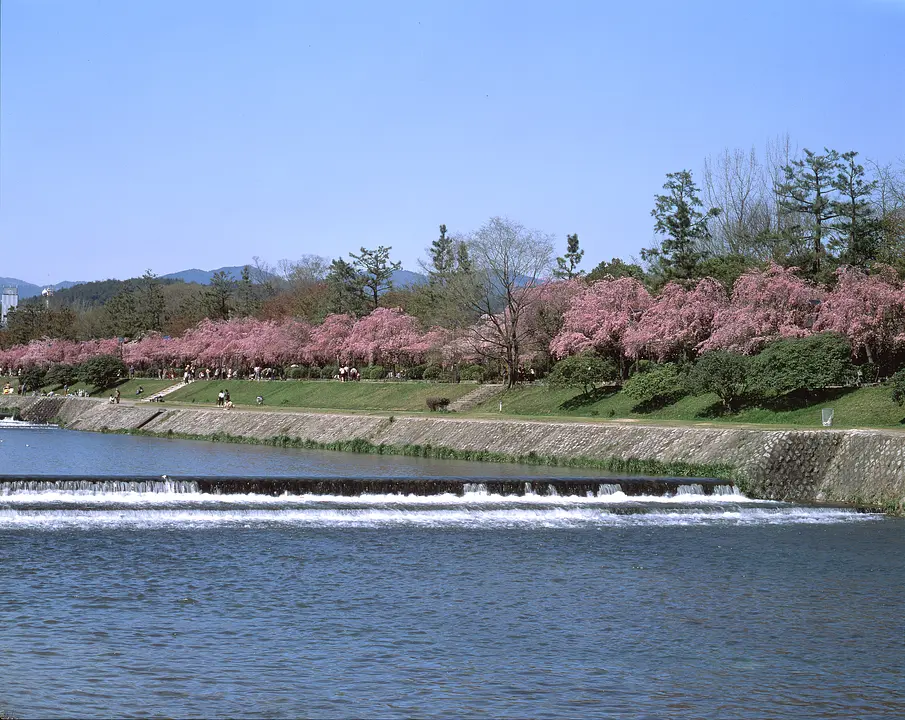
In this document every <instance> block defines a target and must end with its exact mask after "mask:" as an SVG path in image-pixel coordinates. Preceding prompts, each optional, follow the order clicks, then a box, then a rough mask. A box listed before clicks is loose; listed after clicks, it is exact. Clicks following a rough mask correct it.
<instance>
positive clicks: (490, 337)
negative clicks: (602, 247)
mask: <svg viewBox="0 0 905 720" xmlns="http://www.w3.org/2000/svg"><path fill="white" fill-rule="evenodd" d="M467 247H468V254H469V257H470V260H471V266H472V267H471V272H469V273H467V274H462V275H461V276H460V277H458V278H457V279H456V282H455V283H454V288H455V292H456V294H457V298H458V300H459V302H460V304H461V307H462V309H463V310H464V311H466V312H469V313H470V314H472V315H473V316H477V317H478V318H479V320H478V323H477V324H476V325H475V331H474V341H475V348H476V349H477V350H478V352H479V353H481V354H482V355H484V356H485V357H488V358H493V359H496V360H498V361H499V362H500V363H501V364H502V365H504V367H505V368H506V374H507V382H508V385H509V387H512V386H513V385H514V384H515V382H516V380H517V378H518V369H519V365H520V361H521V358H522V343H523V341H524V339H525V337H526V335H527V331H528V328H527V327H526V325H527V322H526V316H527V313H528V311H529V309H530V308H531V306H532V305H533V304H535V303H536V302H538V301H539V298H540V292H539V287H540V285H541V283H542V282H543V280H544V279H546V276H547V275H548V273H549V272H550V269H551V266H552V258H553V237H552V236H551V235H547V234H545V233H541V232H538V231H536V230H528V229H526V228H525V227H524V226H523V225H521V224H519V223H517V222H514V221H512V220H509V219H507V218H501V217H493V218H490V220H489V221H488V222H487V223H486V224H485V225H483V226H482V227H481V228H479V229H478V230H476V231H475V232H474V233H472V234H471V235H470V236H469V237H468V239H467Z"/></svg>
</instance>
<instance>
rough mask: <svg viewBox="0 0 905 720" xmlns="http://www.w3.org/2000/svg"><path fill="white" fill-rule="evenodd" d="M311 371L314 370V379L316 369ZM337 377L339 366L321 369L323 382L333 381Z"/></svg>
mask: <svg viewBox="0 0 905 720" xmlns="http://www.w3.org/2000/svg"><path fill="white" fill-rule="evenodd" d="M311 370H312V375H311V377H314V375H313V371H314V368H311ZM337 375H339V365H326V366H324V367H322V368H321V369H320V377H321V380H332V379H333V378H335V377H336V376H337Z"/></svg>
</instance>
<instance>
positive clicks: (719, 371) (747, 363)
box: [688, 350, 751, 410]
mask: <svg viewBox="0 0 905 720" xmlns="http://www.w3.org/2000/svg"><path fill="white" fill-rule="evenodd" d="M750 377H751V358H749V357H748V356H747V355H739V354H737V353H732V352H726V351H725V350H713V351H711V352H708V353H704V354H703V355H701V357H699V358H698V360H697V362H696V363H695V364H694V367H693V368H692V370H691V373H690V375H689V377H688V381H689V385H690V388H691V390H692V392H694V393H696V394H698V395H701V394H703V393H708V392H712V393H714V394H715V395H716V396H717V397H718V398H719V399H720V400H721V401H722V403H723V407H724V408H725V409H727V410H731V409H732V407H733V406H734V404H735V403H736V401H737V400H738V399H739V398H740V397H742V396H743V395H744V394H745V393H746V392H747V391H748V386H749V384H750Z"/></svg>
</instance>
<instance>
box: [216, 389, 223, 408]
mask: <svg viewBox="0 0 905 720" xmlns="http://www.w3.org/2000/svg"><path fill="white" fill-rule="evenodd" d="M217 407H223V391H222V390H221V391H220V392H218V393H217Z"/></svg>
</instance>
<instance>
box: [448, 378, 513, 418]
mask: <svg viewBox="0 0 905 720" xmlns="http://www.w3.org/2000/svg"><path fill="white" fill-rule="evenodd" d="M502 391H503V386H502V385H498V384H495V383H487V384H486V385H478V387H477V388H475V389H474V390H472V391H471V392H470V393H468V394H467V395H463V396H462V397H460V398H459V399H458V400H456V401H455V402H453V403H450V404H449V409H450V411H451V412H467V411H468V410H471V409H472V408H476V407H477V406H478V405H481V404H482V403H485V402H487V401H488V400H490V398H492V397H494V396H495V395H498V394H499V393H501V392H502Z"/></svg>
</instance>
